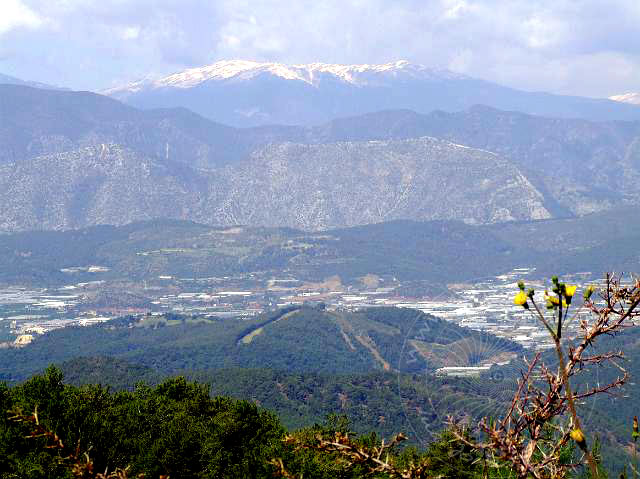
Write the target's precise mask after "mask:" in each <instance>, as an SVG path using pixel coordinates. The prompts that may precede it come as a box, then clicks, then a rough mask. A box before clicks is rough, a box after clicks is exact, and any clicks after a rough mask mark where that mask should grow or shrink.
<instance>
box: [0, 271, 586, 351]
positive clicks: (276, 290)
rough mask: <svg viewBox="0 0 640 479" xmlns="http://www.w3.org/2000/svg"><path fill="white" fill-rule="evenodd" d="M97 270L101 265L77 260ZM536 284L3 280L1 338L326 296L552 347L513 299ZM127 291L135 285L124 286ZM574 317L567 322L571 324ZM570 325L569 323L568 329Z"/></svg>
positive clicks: (346, 306)
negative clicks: (130, 298) (105, 298)
mask: <svg viewBox="0 0 640 479" xmlns="http://www.w3.org/2000/svg"><path fill="white" fill-rule="evenodd" d="M80 269H83V270H86V271H88V270H89V269H91V272H94V273H100V272H101V271H102V270H101V269H100V268H99V267H87V268H80ZM567 279H568V280H570V281H575V282H576V283H578V284H581V285H583V284H585V282H589V281H591V275H590V274H589V273H584V274H580V275H575V276H574V277H572V278H567ZM518 280H524V281H525V282H526V283H527V286H528V287H529V286H531V287H534V288H535V289H536V301H538V303H539V304H541V305H542V306H544V297H543V294H544V289H545V286H548V285H546V284H545V283H543V282H541V281H539V280H536V279H535V270H534V269H532V268H517V269H514V270H513V271H511V272H509V273H507V274H504V275H500V276H497V277H490V278H484V279H479V280H475V281H474V282H472V283H462V284H452V285H448V292H447V293H446V294H442V295H440V296H433V295H432V296H430V297H428V298H427V297H423V298H420V297H418V298H416V297H406V296H402V295H399V294H398V289H399V288H400V287H401V286H402V284H401V283H400V282H399V281H397V280H396V279H395V278H386V279H383V278H374V279H373V280H372V281H363V282H362V283H361V284H359V285H350V286H345V285H342V284H341V283H340V280H339V279H333V280H327V281H325V282H323V283H317V284H309V283H304V282H303V281H301V280H299V279H296V278H293V277H283V278H273V277H268V276H264V277H260V276H259V275H257V274H255V273H252V274H250V275H244V276H238V277H223V278H174V277H171V276H163V275H161V276H158V277H157V279H156V280H154V281H152V282H149V281H143V282H141V283H140V284H136V286H135V288H134V289H135V294H137V295H138V296H139V297H143V298H145V299H144V301H143V305H142V306H141V305H139V304H138V305H136V307H133V306H127V305H122V304H119V305H117V306H115V305H114V306H112V307H109V305H106V306H105V305H104V304H100V305H97V304H95V300H94V298H95V297H97V296H99V294H97V293H99V291H100V290H101V289H103V288H107V287H109V288H114V286H113V285H109V284H108V283H105V282H104V281H92V282H89V283H77V284H69V285H66V286H63V287H60V288H53V289H44V288H43V289H28V288H21V287H12V286H11V287H5V288H0V346H4V347H8V346H23V345H26V344H29V342H31V340H32V339H33V338H34V336H35V335H37V334H43V333H45V332H47V331H50V330H52V329H56V328H61V327H66V326H85V325H90V324H95V323H98V322H102V321H107V320H109V319H112V318H114V317H117V316H121V315H123V314H140V315H143V314H164V313H176V314H187V315H198V316H206V317H209V318H234V317H237V318H239V319H241V318H244V317H251V316H254V315H256V314H259V313H261V312H263V311H265V310H273V309H276V308H281V307H287V306H291V305H303V304H305V303H307V304H323V305H324V307H326V308H327V309H342V310H351V311H354V310H359V309H363V308H372V307H383V306H386V307H398V308H412V309H417V310H420V311H422V312H424V313H428V314H432V315H434V316H437V317H440V318H443V319H445V320H447V321H451V322H453V323H455V324H458V325H460V326H464V327H468V328H471V329H474V330H478V331H486V332H489V333H491V334H493V335H495V336H498V337H502V338H506V339H510V340H513V341H515V342H517V343H519V344H521V345H522V346H524V347H525V348H533V349H543V348H546V347H549V346H550V345H551V344H550V339H549V336H548V333H547V332H546V330H545V329H544V327H543V326H542V325H541V324H540V322H539V321H537V320H536V319H535V318H534V317H533V315H531V314H530V312H528V311H525V310H524V309H523V308H521V307H518V306H515V305H514V304H513V297H514V294H515V293H516V292H517V290H518V287H517V281H518ZM126 288H127V294H131V293H132V292H133V291H132V286H131V285H130V284H128V285H127V286H126ZM578 324H579V321H574V322H573V323H572V324H571V328H576V327H577V325H578ZM569 331H571V330H569Z"/></svg>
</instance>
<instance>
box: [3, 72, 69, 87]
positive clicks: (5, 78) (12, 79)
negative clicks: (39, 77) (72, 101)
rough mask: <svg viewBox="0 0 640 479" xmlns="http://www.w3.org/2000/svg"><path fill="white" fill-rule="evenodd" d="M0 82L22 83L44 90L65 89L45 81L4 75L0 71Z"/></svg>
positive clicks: (8, 83)
mask: <svg viewBox="0 0 640 479" xmlns="http://www.w3.org/2000/svg"><path fill="white" fill-rule="evenodd" d="M0 84H7V85H24V86H28V87H32V88H42V89H45V90H65V88H60V87H57V86H53V85H48V84H46V83H40V82H37V81H29V80H22V79H20V78H16V77H12V76H10V75H4V74H3V73H0Z"/></svg>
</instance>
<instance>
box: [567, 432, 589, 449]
mask: <svg viewBox="0 0 640 479" xmlns="http://www.w3.org/2000/svg"><path fill="white" fill-rule="evenodd" d="M569 435H570V436H571V439H573V440H574V441H575V442H576V444H577V445H578V446H579V447H580V449H582V450H583V451H586V450H587V439H586V438H585V437H584V433H583V432H582V431H581V430H580V429H574V430H573V431H571V433H570V434H569Z"/></svg>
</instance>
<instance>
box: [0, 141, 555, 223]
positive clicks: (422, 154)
mask: <svg viewBox="0 0 640 479" xmlns="http://www.w3.org/2000/svg"><path fill="white" fill-rule="evenodd" d="M0 201H2V203H3V205H4V208H3V209H2V211H1V212H0V230H4V231H16V230H25V229H41V228H44V229H67V228H77V227H84V226H90V225H96V224H124V223H128V222H131V221H136V220H143V219H150V218H176V219H188V220H194V221H198V222H201V223H208V224H218V225H237V224H247V225H261V226H290V227H295V228H301V229H306V230H317V229H327V228H336V227H343V226H354V225H359V224H366V223H374V222H380V221H384V220H390V219H420V220H429V219H457V220H462V221H465V222H467V223H494V222H498V221H507V220H513V219H520V220H522V219H540V218H547V217H550V216H551V214H550V213H549V211H548V210H547V209H546V208H545V207H544V198H543V196H542V194H541V193H540V192H538V191H537V190H536V189H535V187H533V185H532V184H531V183H530V182H529V181H528V180H527V179H526V178H525V177H524V176H523V175H522V174H521V173H520V171H519V170H518V168H516V167H515V166H514V165H513V164H512V163H510V162H509V161H506V160H504V159H502V158H500V157H498V156H496V155H494V154H493V153H489V152H484V151H479V150H473V149H471V148H467V147H463V146H458V145H454V144H451V143H448V142H446V141H442V140H436V139H433V138H422V139H414V140H397V141H389V142H366V143H365V142H359V143H355V142H350V143H336V144H326V145H314V146H306V145H298V144H282V145H274V146H270V147H266V148H265V149H262V150H258V151H256V152H254V153H253V154H252V155H251V156H250V158H249V159H247V160H245V161H243V162H238V163H236V164H234V165H233V166H225V167H220V168H218V169H209V170H206V171H205V170H196V169H192V168H188V167H185V166H183V165H179V164H176V163H173V162H170V161H169V162H167V161H166V160H164V161H158V160H154V159H149V158H148V157H145V156H144V155H141V154H139V153H137V152H135V151H132V150H129V149H125V148H122V147H120V146H118V145H104V144H103V145H101V146H100V147H86V148H81V149H78V150H73V151H68V152H65V153H59V154H55V155H45V156H41V157H37V158H34V159H31V160H26V161H21V162H17V163H11V164H5V165H3V166H0Z"/></svg>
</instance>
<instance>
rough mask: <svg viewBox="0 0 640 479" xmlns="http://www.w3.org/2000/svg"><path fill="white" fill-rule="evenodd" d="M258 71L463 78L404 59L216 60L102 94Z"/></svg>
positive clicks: (354, 77)
mask: <svg viewBox="0 0 640 479" xmlns="http://www.w3.org/2000/svg"><path fill="white" fill-rule="evenodd" d="M260 74H270V75H273V76H276V77H279V78H282V79H285V80H297V81H301V82H305V83H307V84H309V85H317V84H318V82H319V81H320V80H321V79H323V78H326V77H333V78H335V79H337V80H340V81H342V82H345V83H349V84H352V85H358V86H364V85H371V84H380V83H384V80H385V79H386V78H392V79H397V78H416V79H462V78H465V77H464V76H463V75H459V74H457V73H453V72H451V71H448V70H438V69H432V68H427V67H425V66H423V65H418V64H413V63H409V62H408V61H406V60H399V61H396V62H391V63H385V64H381V65H369V64H362V65H339V64H328V63H309V64H302V65H285V64H283V63H260V62H254V61H247V60H228V61H219V62H216V63H214V64H212V65H208V66H205V67H200V68H190V69H188V70H185V71H183V72H180V73H174V74H172V75H169V76H166V77H164V78H160V79H157V80H141V81H137V82H133V83H131V84H129V85H126V86H124V87H117V88H112V89H109V90H107V91H105V92H104V93H105V94H107V95H118V94H121V93H125V92H131V93H135V92H138V91H140V90H143V89H149V88H150V89H155V88H184V89H186V88H192V87H194V86H197V85H199V84H201V83H204V82H207V81H225V80H236V81H242V80H250V79H252V78H254V77H256V76H258V75H260Z"/></svg>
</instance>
